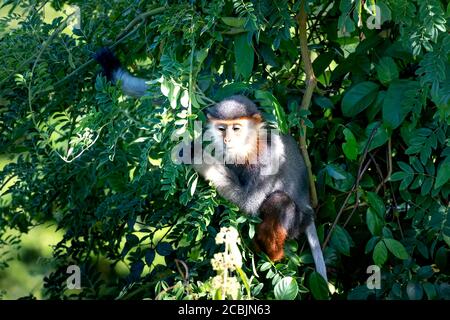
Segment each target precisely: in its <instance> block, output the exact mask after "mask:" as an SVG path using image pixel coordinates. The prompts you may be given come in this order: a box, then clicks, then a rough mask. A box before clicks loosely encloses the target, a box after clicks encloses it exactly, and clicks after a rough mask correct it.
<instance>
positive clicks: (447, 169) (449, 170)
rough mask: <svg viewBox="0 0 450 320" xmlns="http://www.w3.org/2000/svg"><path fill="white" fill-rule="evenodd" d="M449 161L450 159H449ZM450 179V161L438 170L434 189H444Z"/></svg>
mask: <svg viewBox="0 0 450 320" xmlns="http://www.w3.org/2000/svg"><path fill="white" fill-rule="evenodd" d="M447 159H448V158H447ZM449 179H450V161H448V160H446V161H445V162H444V163H443V164H441V166H440V167H439V168H438V171H437V175H436V182H435V183H434V189H437V188H440V187H442V186H443V185H444V184H445V183H447V181H448V180H449Z"/></svg>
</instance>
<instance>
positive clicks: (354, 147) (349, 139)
mask: <svg viewBox="0 0 450 320" xmlns="http://www.w3.org/2000/svg"><path fill="white" fill-rule="evenodd" d="M343 133H344V136H345V142H344V143H343V144H342V150H343V151H344V154H345V156H346V157H347V158H348V159H350V160H356V158H357V156H358V143H357V142H356V138H355V136H354V135H353V133H352V132H351V131H350V130H349V129H347V128H345V129H344V131H343Z"/></svg>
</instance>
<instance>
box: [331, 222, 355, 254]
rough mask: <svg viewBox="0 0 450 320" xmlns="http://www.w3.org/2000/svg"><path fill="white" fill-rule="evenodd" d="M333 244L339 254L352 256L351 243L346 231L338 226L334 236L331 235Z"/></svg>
mask: <svg viewBox="0 0 450 320" xmlns="http://www.w3.org/2000/svg"><path fill="white" fill-rule="evenodd" d="M331 244H332V245H333V247H334V248H336V249H337V250H338V251H339V252H341V253H343V254H345V255H347V256H348V255H350V245H351V243H350V241H349V240H348V238H347V235H346V233H345V231H344V229H343V228H342V227H340V226H338V225H336V228H334V231H333V234H332V235H331Z"/></svg>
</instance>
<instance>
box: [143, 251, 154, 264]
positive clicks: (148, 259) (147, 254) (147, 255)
mask: <svg viewBox="0 0 450 320" xmlns="http://www.w3.org/2000/svg"><path fill="white" fill-rule="evenodd" d="M153 260H155V250H154V249H147V250H145V263H146V264H147V265H148V266H151V265H152V263H153Z"/></svg>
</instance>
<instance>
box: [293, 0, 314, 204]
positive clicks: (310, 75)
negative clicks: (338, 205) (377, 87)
mask: <svg viewBox="0 0 450 320" xmlns="http://www.w3.org/2000/svg"><path fill="white" fill-rule="evenodd" d="M305 5H306V3H305V0H302V2H301V4H300V13H299V14H298V18H297V19H298V26H299V28H298V33H299V38H300V53H301V57H302V60H303V64H304V68H305V74H306V79H305V83H306V89H305V94H304V95H303V99H302V103H301V105H300V109H299V110H308V108H309V105H310V103H311V98H312V94H313V92H314V88H315V87H316V84H317V80H316V76H315V75H314V69H313V67H312V63H311V57H310V52H309V49H308V40H307V39H308V38H307V34H306V18H307V15H306V10H305ZM300 129H301V130H300V131H301V132H300V133H301V134H300V149H301V151H302V155H303V159H304V160H305V165H306V170H307V172H308V181H309V190H310V196H311V204H312V207H313V208H316V207H317V204H318V201H317V191H316V186H315V184H314V176H313V173H312V169H311V160H310V159H309V154H308V149H307V143H306V126H305V123H304V121H302V122H301V127H300Z"/></svg>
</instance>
